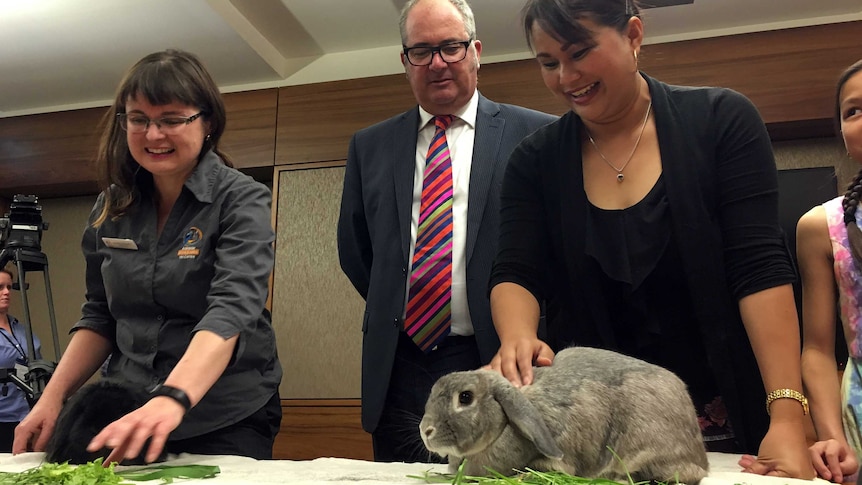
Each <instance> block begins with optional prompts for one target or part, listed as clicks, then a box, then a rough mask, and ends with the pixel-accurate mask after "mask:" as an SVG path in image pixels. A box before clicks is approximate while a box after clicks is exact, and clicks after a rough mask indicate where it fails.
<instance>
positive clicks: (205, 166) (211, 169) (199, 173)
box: [185, 150, 223, 202]
mask: <svg viewBox="0 0 862 485" xmlns="http://www.w3.org/2000/svg"><path fill="white" fill-rule="evenodd" d="M221 165H223V163H222V161H221V158H219V156H218V155H216V154H215V153H214V152H213V151H212V150H210V151H208V152H207V153H206V155H204V156H203V157H201V160H200V161H199V162H198V164H197V166H195V169H194V170H193V171H192V174H191V175H189V178H188V179H186V183H185V186H186V188H187V189H189V192H191V193H192V195H194V196H195V198H196V199H198V201H200V202H212V201H213V185H214V184H215V179H216V171H217V170H218V169H219V168H220V167H221Z"/></svg>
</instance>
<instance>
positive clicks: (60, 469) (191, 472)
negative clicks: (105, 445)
mask: <svg viewBox="0 0 862 485" xmlns="http://www.w3.org/2000/svg"><path fill="white" fill-rule="evenodd" d="M115 465H116V463H111V464H110V465H109V466H108V467H107V468H105V467H103V466H102V459H101V458H99V459H97V460H95V461H92V462H90V463H86V464H84V465H77V466H74V465H69V464H68V463H63V464H56V463H45V464H43V465H42V466H39V467H36V468H31V469H29V470H25V471H23V472H20V473H9V472H0V485H130V483H129V482H128V481H125V480H133V481H148V480H161V481H162V483H172V482H173V481H174V479H175V478H212V477H215V476H216V475H217V474H218V473H219V472H220V471H221V470H220V469H219V467H217V466H210V465H176V466H171V465H154V466H148V467H144V468H137V469H134V470H123V471H120V472H118V471H114V466H115Z"/></svg>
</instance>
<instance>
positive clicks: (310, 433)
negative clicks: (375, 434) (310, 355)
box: [272, 399, 374, 460]
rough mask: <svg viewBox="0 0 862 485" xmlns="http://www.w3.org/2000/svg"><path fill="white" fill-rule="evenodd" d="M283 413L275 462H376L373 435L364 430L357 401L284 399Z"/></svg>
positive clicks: (274, 455) (273, 452)
mask: <svg viewBox="0 0 862 485" xmlns="http://www.w3.org/2000/svg"><path fill="white" fill-rule="evenodd" d="M281 410H282V418H281V430H280V431H279V433H278V436H276V438H275V444H274V445H273V449H272V455H273V458H274V459H276V460H313V459H315V458H321V457H335V458H352V459H356V460H373V459H374V451H373V449H372V445H371V435H370V434H368V433H366V432H365V431H363V430H362V424H361V417H360V414H361V407H360V402H359V400H358V399H330V400H293V399H283V400H282V401H281Z"/></svg>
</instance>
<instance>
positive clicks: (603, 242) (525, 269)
mask: <svg viewBox="0 0 862 485" xmlns="http://www.w3.org/2000/svg"><path fill="white" fill-rule="evenodd" d="M524 27H525V30H526V33H527V39H528V42H529V43H530V46H531V48H532V49H533V51H534V52H536V59H537V61H538V62H539V65H540V70H541V72H542V77H543V79H544V82H545V84H546V86H548V88H549V89H550V90H551V91H552V92H553V93H554V94H555V95H557V96H558V97H559V98H561V99H562V100H563V101H565V102H566V103H567V104H568V105H569V106H570V107H571V111H570V112H569V113H567V114H566V115H564V116H563V117H562V118H561V119H560V120H559V121H558V122H555V123H552V124H550V125H548V126H546V127H544V128H542V129H540V130H539V131H537V132H536V133H535V134H533V135H532V136H530V137H528V138H527V139H525V140H524V142H523V143H522V144H521V145H520V146H519V147H518V148H517V149H516V150H515V152H514V153H513V154H512V157H511V159H510V161H509V165H508V168H507V171H506V176H505V179H504V182H503V188H502V195H501V228H500V248H499V253H498V258H497V260H496V263H495V266H494V270H493V273H492V276H491V288H492V290H491V306H492V312H493V316H494V323H495V326H496V328H497V331H498V333H499V335H500V340H501V344H502V345H501V348H500V351H499V353H498V354H497V356H496V357H495V358H494V360H493V361H492V363H491V367H492V368H494V369H497V370H500V371H501V372H503V374H504V375H505V376H506V377H507V378H509V379H510V380H511V381H513V382H514V383H515V384H516V385H521V384H527V383H529V382H530V380H531V379H532V370H531V366H532V365H533V364H536V365H549V364H550V363H551V361H552V359H553V355H554V351H559V350H560V349H561V348H563V347H565V346H569V345H590V346H598V347H604V348H611V349H615V350H618V351H620V352H623V353H626V354H629V355H634V356H636V357H639V358H642V359H644V360H647V361H650V362H653V363H656V364H659V365H662V366H664V367H667V368H669V369H671V370H672V371H674V372H675V373H677V374H678V375H679V376H680V377H682V378H683V380H685V381H686V383H687V384H688V385H689V389H690V391H691V394H692V398H693V400H694V402H695V405H696V406H697V411H698V416H699V418H700V421H701V429H702V431H703V434H704V441H705V444H706V446H707V449H709V450H712V451H729V452H737V453H754V452H757V453H758V457H757V459H748V460H744V461H743V462H742V463H744V465H745V467H746V469H747V470H748V471H752V472H755V473H761V474H766V473H768V474H772V475H781V476H790V477H801V478H811V477H813V476H814V470H813V468H812V466H811V463H810V459H809V456H808V453H807V450H806V444H805V436H804V431H803V424H802V423H803V414H804V413H805V412H807V407H806V406H807V403H806V402H805V397H804V396H803V395H802V394H801V391H802V384H801V377H800V365H799V327H798V320H797V316H796V309H795V306H794V302H793V290H792V287H791V283H792V281H793V280H794V278H795V274H794V270H793V267H792V264H791V260H790V256H789V254H788V253H787V251H786V247H785V245H784V240H783V237H782V233H781V229H780V227H779V224H778V210H777V205H778V194H777V177H776V173H775V162H774V159H773V155H772V150H771V145H770V141H769V137H768V135H767V132H766V129H765V127H764V125H763V122H762V120H761V119H760V117H759V115H758V113H757V110H756V109H755V108H754V106H753V105H752V104H751V102H750V101H749V100H747V99H746V98H745V97H743V96H742V95H740V94H738V93H736V92H733V91H730V90H727V89H717V88H688V87H679V86H670V85H667V84H664V83H661V82H659V81H656V80H654V79H652V78H649V77H648V76H646V75H644V74H642V73H640V72H639V71H638V68H637V57H638V51H639V50H640V46H641V42H642V41H643V24H642V23H641V20H640V18H639V11H638V8H637V6H636V4H635V3H634V2H633V0H530V1H529V2H528V3H527V6H526V7H525V8H524ZM540 302H541V303H540ZM542 305H544V306H545V315H546V318H547V335H546V336H545V338H544V341H542V340H539V338H538V336H537V334H538V329H539V318H540V313H541V308H542ZM758 367H759V371H760V372H758ZM764 387H765V388H766V391H769V394H768V395H767V393H766V392H764ZM785 398H787V399H785ZM764 402H766V406H764ZM767 410H768V411H769V412H770V413H771V417H772V418H771V419H770V417H769V416H768V415H767ZM758 447H759V450H758Z"/></svg>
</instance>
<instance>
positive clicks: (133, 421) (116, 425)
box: [87, 396, 185, 466]
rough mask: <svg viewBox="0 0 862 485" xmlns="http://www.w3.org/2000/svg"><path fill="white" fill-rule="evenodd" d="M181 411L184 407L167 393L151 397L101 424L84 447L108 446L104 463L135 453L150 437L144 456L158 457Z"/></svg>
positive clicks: (127, 457)
mask: <svg viewBox="0 0 862 485" xmlns="http://www.w3.org/2000/svg"><path fill="white" fill-rule="evenodd" d="M184 415H185V408H184V407H183V406H182V405H181V404H180V403H178V402H176V401H174V400H173V399H171V398H169V397H164V396H159V397H154V398H153V399H150V400H149V401H148V402H147V403H146V404H144V405H143V406H141V407H140V408H138V409H136V410H134V411H132V412H131V413H129V414H127V415H125V416H123V417H122V418H120V419H118V420H116V421H114V422H113V423H111V424H109V425H108V426H105V428H104V429H102V431H100V432H99V434H97V435H96V436H95V437H94V438H93V440H92V441H90V444H89V445H88V446H87V451H91V452H93V451H98V450H100V449H102V448H104V447H108V448H111V449H112V451H111V454H110V455H108V457H107V458H106V459H105V460H104V462H103V463H104V466H108V465H109V464H110V463H111V462H122V461H123V460H124V459H132V458H136V457H138V456H139V455H140V454H141V451H142V450H143V448H144V445H145V444H146V442H147V439H150V446H149V448H148V449H147V454H146V456H145V457H144V459H145V461H146V462H147V463H151V462H153V461H156V460H157V459H158V458H159V456H160V455H161V453H162V450H164V447H165V442H167V440H168V435H170V433H171V431H173V430H174V429H176V427H177V426H179V425H180V423H181V422H182V420H183V416H184Z"/></svg>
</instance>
